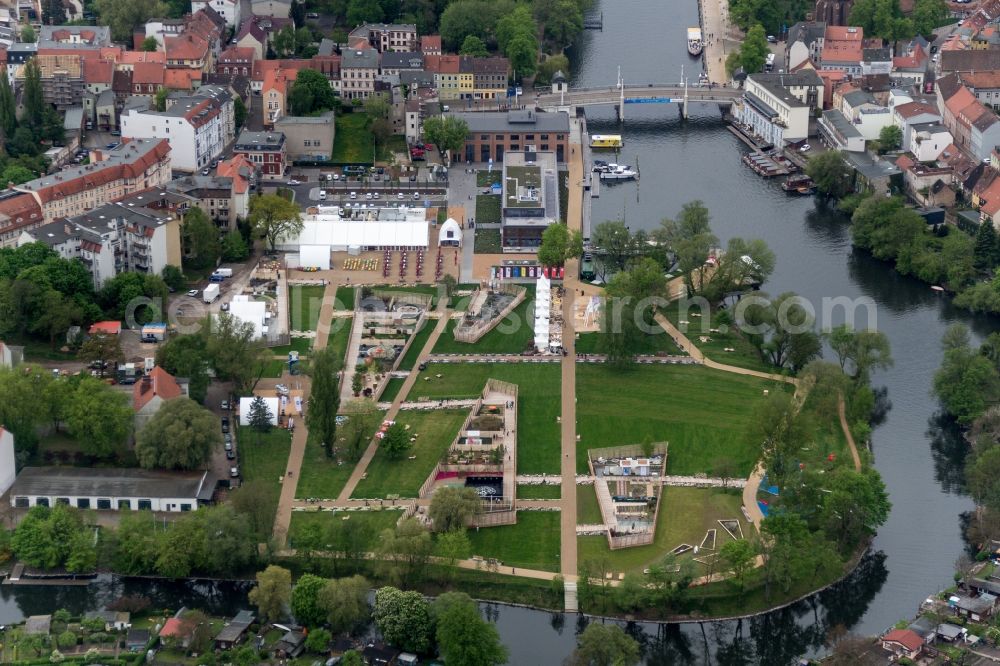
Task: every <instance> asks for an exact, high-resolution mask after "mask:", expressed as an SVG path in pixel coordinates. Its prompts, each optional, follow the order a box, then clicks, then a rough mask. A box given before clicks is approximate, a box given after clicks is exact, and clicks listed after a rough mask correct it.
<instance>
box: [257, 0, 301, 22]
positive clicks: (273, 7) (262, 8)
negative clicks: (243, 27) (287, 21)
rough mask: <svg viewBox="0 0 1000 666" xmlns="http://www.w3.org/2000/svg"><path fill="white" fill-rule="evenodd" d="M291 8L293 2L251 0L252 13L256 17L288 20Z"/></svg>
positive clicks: (286, 0) (289, 0)
mask: <svg viewBox="0 0 1000 666" xmlns="http://www.w3.org/2000/svg"><path fill="white" fill-rule="evenodd" d="M291 8H292V2H291V0H251V2H250V12H251V13H252V14H253V15H254V16H271V17H275V18H288V14H289V12H290V11H291Z"/></svg>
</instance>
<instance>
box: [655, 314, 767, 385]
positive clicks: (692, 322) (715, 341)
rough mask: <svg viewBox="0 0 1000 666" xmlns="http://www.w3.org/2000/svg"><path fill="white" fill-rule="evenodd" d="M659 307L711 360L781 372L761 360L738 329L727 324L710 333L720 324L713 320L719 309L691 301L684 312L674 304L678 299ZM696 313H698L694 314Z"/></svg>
mask: <svg viewBox="0 0 1000 666" xmlns="http://www.w3.org/2000/svg"><path fill="white" fill-rule="evenodd" d="M661 311H662V312H663V315H664V316H666V318H667V319H669V320H670V322H671V323H672V324H673V325H674V326H676V327H677V330H679V331H680V332H681V333H683V334H684V335H686V336H687V338H688V340H690V341H691V342H692V343H693V344H694V345H695V346H696V347H697V348H698V349H700V350H701V351H702V353H703V354H705V356H707V357H708V358H710V359H712V360H713V361H718V362H719V363H726V364H728V365H735V366H737V367H740V368H749V369H751V370H763V371H764V372H777V373H780V372H781V369H780V368H775V367H774V366H773V365H771V364H770V363H766V362H764V360H763V359H761V357H760V354H758V353H757V348H756V347H754V346H753V345H752V344H750V342H748V341H747V340H746V339H745V338H744V337H743V336H742V335H741V334H740V333H739V330H737V329H735V328H733V327H731V329H730V330H729V331H728V332H726V333H721V332H715V333H713V332H712V331H711V330H710V329H713V328H715V329H718V328H719V327H720V324H719V323H718V322H717V321H716V318H717V317H718V314H719V310H715V311H713V312H702V309H701V308H699V307H698V306H696V305H693V306H691V308H690V309H689V310H688V311H687V312H684V311H682V310H681V308H680V307H679V306H678V302H677V301H675V302H673V303H671V304H669V305H667V306H666V307H665V308H662V309H661ZM699 314H700V315H702V316H700V317H699V316H697V315H699ZM706 315H710V316H706ZM681 320H683V321H686V322H687V324H682V323H680V322H681ZM702 337H704V338H706V339H707V342H703V341H702V340H701V338H702ZM727 348H728V349H735V350H736V351H733V352H727V351H725V350H726V349H727Z"/></svg>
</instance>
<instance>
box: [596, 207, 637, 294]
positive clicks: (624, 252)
mask: <svg viewBox="0 0 1000 666" xmlns="http://www.w3.org/2000/svg"><path fill="white" fill-rule="evenodd" d="M592 241H593V244H594V246H595V247H596V248H599V249H598V250H597V251H596V252H595V254H594V258H595V259H596V260H597V261H596V266H595V267H596V268H597V272H598V276H599V277H600V278H601V279H602V280H604V281H605V282H607V279H608V276H610V275H613V274H614V273H617V272H618V271H623V270H625V266H626V264H627V263H628V261H629V260H630V259H631V258H632V257H633V256H634V255H635V254H636V247H635V240H634V239H633V238H632V234H631V232H630V231H629V229H628V227H626V226H625V223H624V222H622V221H621V220H614V221H606V222H601V223H600V224H598V225H597V226H596V227H594V231H593V237H592Z"/></svg>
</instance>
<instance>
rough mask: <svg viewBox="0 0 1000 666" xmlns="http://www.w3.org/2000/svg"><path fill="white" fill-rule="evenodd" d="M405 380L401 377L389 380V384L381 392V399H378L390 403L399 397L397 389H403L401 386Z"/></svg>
mask: <svg viewBox="0 0 1000 666" xmlns="http://www.w3.org/2000/svg"><path fill="white" fill-rule="evenodd" d="M405 383H406V380H405V379H404V378H402V377H392V378H391V379H389V383H388V384H386V386H385V390H384V391H382V397H381V398H379V400H381V401H382V402H392V401H393V400H395V399H396V396H397V395H399V389H401V388H403V384H405Z"/></svg>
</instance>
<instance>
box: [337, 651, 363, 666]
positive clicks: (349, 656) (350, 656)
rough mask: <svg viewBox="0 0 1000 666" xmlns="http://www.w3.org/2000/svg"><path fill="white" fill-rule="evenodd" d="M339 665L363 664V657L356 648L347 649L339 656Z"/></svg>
mask: <svg viewBox="0 0 1000 666" xmlns="http://www.w3.org/2000/svg"><path fill="white" fill-rule="evenodd" d="M340 666H365V660H364V657H362V656H361V653H360V652H358V651H356V650H348V651H347V652H345V653H344V655H343V656H342V657H341V658H340Z"/></svg>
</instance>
